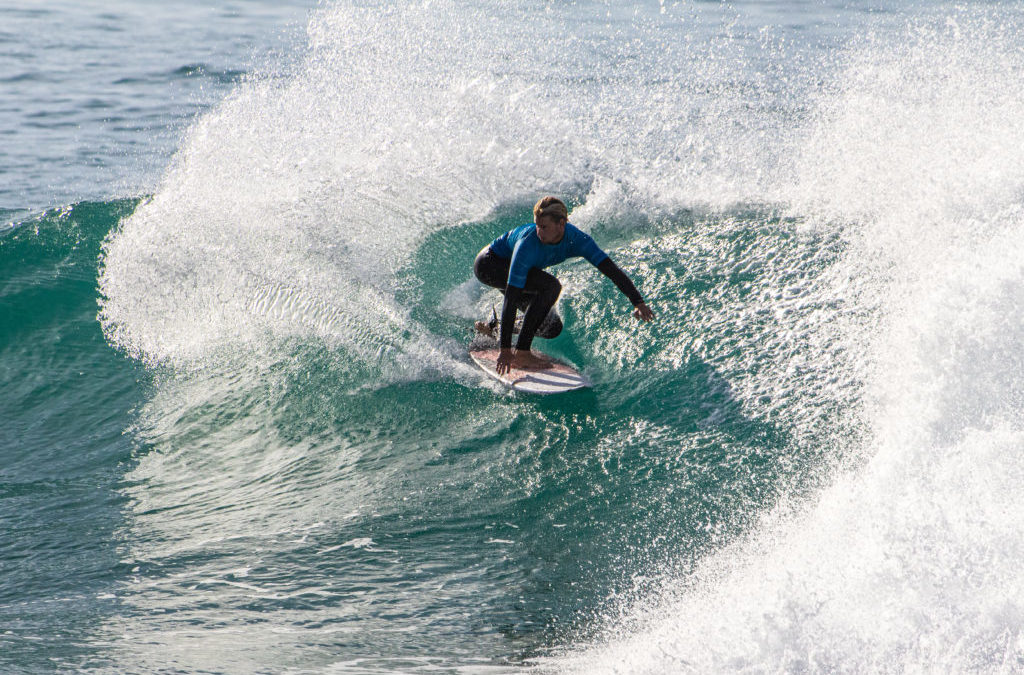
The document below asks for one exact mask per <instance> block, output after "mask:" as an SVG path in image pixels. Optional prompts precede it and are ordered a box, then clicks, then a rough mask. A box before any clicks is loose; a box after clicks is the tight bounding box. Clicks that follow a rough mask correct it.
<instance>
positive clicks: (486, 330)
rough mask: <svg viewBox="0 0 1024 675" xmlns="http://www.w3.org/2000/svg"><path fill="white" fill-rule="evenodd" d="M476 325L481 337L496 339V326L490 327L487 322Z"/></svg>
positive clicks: (478, 322) (479, 322)
mask: <svg viewBox="0 0 1024 675" xmlns="http://www.w3.org/2000/svg"><path fill="white" fill-rule="evenodd" d="M474 325H475V327H476V332H477V333H480V335H486V336H487V337H494V326H492V325H490V324H489V323H487V322H486V321H477V322H476V324H474Z"/></svg>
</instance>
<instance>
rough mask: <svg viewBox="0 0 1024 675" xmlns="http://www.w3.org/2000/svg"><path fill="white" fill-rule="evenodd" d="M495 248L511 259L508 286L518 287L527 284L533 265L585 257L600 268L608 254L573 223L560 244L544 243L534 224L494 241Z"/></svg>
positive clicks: (569, 225)
mask: <svg viewBox="0 0 1024 675" xmlns="http://www.w3.org/2000/svg"><path fill="white" fill-rule="evenodd" d="M491 250H492V251H494V253H495V254H496V255H499V256H501V257H502V258H511V259H512V262H511V263H510V264H509V269H508V285H509V286H513V287H515V288H523V287H524V286H526V274H527V272H529V271H530V268H531V267H539V268H540V269H544V268H545V267H550V266H552V265H556V264H558V263H560V262H562V261H563V260H565V259H566V258H576V257H581V258H585V259H586V260H587V261H588V262H590V264H592V265H594V266H595V267H597V266H598V265H600V264H601V263H602V262H603V261H604V260H605V259H607V258H608V254H607V253H605V252H604V251H602V250H601V249H600V247H598V245H597V244H596V243H595V242H594V240H593V239H592V238H591V237H590V235H589V234H587V233H586V232H583V231H582V230H580V229H578V228H577V227H576V226H575V225H573V224H572V223H566V224H565V236H563V237H562V240H561V241H560V242H558V243H557V244H544V243H542V242H541V240H540V239H539V238H538V237H537V226H536V225H534V224H533V223H529V224H527V225H523V226H521V227H517V228H516V229H514V230H510V231H509V232H506V233H505V234H503V235H501V236H500V237H498V238H497V239H495V240H494V241H493V242H491Z"/></svg>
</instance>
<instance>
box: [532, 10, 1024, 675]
mask: <svg viewBox="0 0 1024 675" xmlns="http://www.w3.org/2000/svg"><path fill="white" fill-rule="evenodd" d="M1020 34H1021V33H1020V26H1019V25H1016V24H1011V23H1000V22H995V21H992V20H991V18H989V17H988V16H987V15H984V14H983V13H981V12H968V11H964V10H961V11H959V12H956V13H954V14H952V15H951V16H950V17H949V18H948V20H942V19H940V20H939V21H937V22H930V21H926V22H922V23H920V24H916V25H911V26H909V27H908V29H907V30H906V31H905V32H903V33H901V34H899V35H895V36H894V35H891V34H888V35H878V36H872V37H869V38H867V39H865V40H863V42H862V43H861V44H859V45H856V46H855V47H854V48H853V49H852V51H851V54H850V57H849V60H848V64H847V67H846V68H845V69H843V71H842V72H841V73H840V75H839V77H838V80H837V81H836V82H835V83H834V85H833V86H832V87H831V88H829V89H828V90H826V91H823V92H822V96H821V100H820V101H819V108H818V111H817V113H816V115H815V117H814V119H813V124H812V126H811V128H810V129H809V134H808V141H807V143H806V146H805V149H804V152H803V154H802V156H801V157H800V166H799V167H798V170H797V172H796V175H797V176H798V177H799V180H798V181H797V182H796V183H795V185H793V186H792V187H791V188H787V189H786V190H788V192H789V195H790V202H791V204H792V205H793V212H794V213H795V214H801V216H802V217H805V218H807V219H808V221H810V222H822V223H843V224H845V225H844V227H843V232H844V236H845V238H846V240H847V249H846V252H845V254H844V256H843V258H842V259H841V260H840V261H839V262H838V263H837V264H836V269H835V270H834V272H833V275H834V280H835V281H836V282H837V283H838V282H839V281H841V280H842V279H843V278H859V279H861V280H862V283H861V285H860V289H861V290H860V292H858V293H856V294H854V296H852V298H851V299H852V300H854V301H855V302H856V303H858V304H859V306H860V310H859V311H857V312H853V313H852V316H854V317H856V318H858V319H859V322H846V323H844V330H845V331H847V332H848V345H850V349H851V354H852V355H853V356H854V357H856V358H859V359H861V360H863V363H864V367H863V368H859V367H858V368H857V370H858V371H859V372H861V373H862V376H863V384H862V387H861V394H860V397H861V403H860V405H859V406H857V408H855V409H854V410H853V411H851V412H850V414H858V416H859V419H860V423H861V425H862V426H863V428H864V430H865V433H864V443H863V447H862V448H861V450H860V461H859V462H856V463H854V466H853V467H852V468H850V469H848V470H847V471H844V472H841V473H840V474H838V475H837V477H836V478H835V479H834V480H833V481H832V483H831V485H830V486H829V487H828V488H827V489H824V490H823V491H821V492H820V494H818V495H817V496H816V497H815V498H814V499H813V500H811V503H810V504H804V505H801V504H794V503H789V504H782V505H780V506H779V507H778V508H777V509H776V510H775V511H774V512H773V513H772V514H770V515H768V516H766V517H765V518H764V519H763V520H762V522H761V524H760V525H759V526H758V527H757V528H755V529H754V530H753V531H752V532H750V533H749V535H748V536H747V537H746V538H744V539H743V540H742V541H740V542H737V543H735V544H733V545H731V546H729V547H727V548H725V549H722V550H720V551H718V552H716V553H715V554H714V555H712V556H710V558H709V559H707V560H705V561H704V563H703V565H702V567H701V568H700V570H699V571H698V572H696V573H689V572H688V573H680V574H679V575H672V574H668V575H667V577H668V578H667V579H666V580H665V582H664V585H663V589H662V591H661V592H659V593H655V594H652V595H647V596H644V597H641V598H639V599H636V600H635V602H633V603H632V604H631V605H629V606H628V607H627V608H625V609H624V611H623V614H622V616H621V617H619V619H618V620H615V621H611V622H610V627H609V628H608V631H607V633H606V634H605V635H604V637H603V639H602V640H600V641H599V642H598V643H597V644H595V645H593V646H591V647H590V648H589V649H579V650H577V651H575V652H574V653H573V654H570V655H568V656H566V657H564V658H561V659H555V660H553V661H551V662H547V663H545V664H542V668H545V669H546V668H551V669H554V670H558V671H560V672H579V673H583V672H586V673H611V672H615V673H670V672H672V673H674V672H727V671H729V672H735V671H739V672H906V671H910V672H922V671H923V672H965V671H983V672H1016V671H1019V670H1021V669H1022V668H1024V603H1022V600H1021V599H1022V598H1024V573H1022V567H1021V564H1020V560H1021V558H1022V555H1024V529H1022V528H1021V526H1020V523H1021V522H1022V521H1024V499H1022V498H1021V491H1020V488H1019V486H1020V484H1021V481H1022V480H1024V461H1022V459H1021V457H1022V454H1021V453H1022V451H1024V426H1022V424H1021V413H1022V411H1024V359H1022V357H1021V355H1020V354H1021V348H1022V346H1024V314H1022V311H1021V308H1022V307H1024V265H1022V263H1021V260H1024V257H1022V256H1024V205H1022V203H1021V197H1022V194H1024V191H1022V188H1024V160H1022V159H1021V156H1020V152H1019V149H1020V148H1021V147H1022V141H1024V85H1022V83H1021V79H1020V75H1019V74H1020V72H1021V71H1022V70H1024V53H1022V52H1021V50H1020V39H1019V36H1020ZM819 219H820V220H819ZM837 365H839V364H837Z"/></svg>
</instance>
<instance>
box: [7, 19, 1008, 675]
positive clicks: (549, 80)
mask: <svg viewBox="0 0 1024 675" xmlns="http://www.w3.org/2000/svg"><path fill="white" fill-rule="evenodd" d="M876 10H878V8H876V7H873V6H868V5H867V4H865V3H845V4H843V3H832V2H819V3H814V4H813V6H808V5H807V4H805V3H799V2H780V3H767V4H766V3H737V4H735V5H728V6H724V5H708V4H706V3H705V4H695V3H687V2H684V3H669V2H661V3H654V4H651V5H650V6H637V7H632V6H630V7H624V6H619V5H616V4H604V3H590V2H586V3H572V4H538V3H503V4H500V6H499V5H497V4H493V5H492V4H486V3H477V2H473V3H469V4H465V3H455V2H447V1H444V0H434V1H431V2H425V3H419V4H412V5H392V4H385V5H383V6H378V4H377V3H363V2H359V3H349V2H336V3H326V4H324V5H323V6H321V7H319V8H318V9H316V10H314V11H313V12H312V13H311V14H310V16H309V21H308V26H306V31H305V36H304V38H303V39H301V40H298V42H299V44H298V46H296V47H294V48H293V49H291V50H288V51H285V52H283V53H281V52H275V53H274V54H272V55H271V56H267V57H265V58H264V59H263V60H261V61H260V63H259V65H258V66H255V67H253V68H252V70H251V72H249V73H248V74H246V75H245V76H244V77H240V78H238V79H237V81H234V82H232V83H231V84H230V86H227V87H226V93H225V95H224V97H223V99H221V100H219V102H217V103H216V104H214V105H212V106H211V107H209V108H207V109H206V110H205V111H204V112H202V113H201V114H199V115H198V116H196V117H195V119H194V120H192V121H191V122H190V123H189V124H188V125H187V128H186V130H185V131H184V132H183V134H182V136H181V138H180V142H179V143H178V146H177V150H176V152H175V153H174V155H173V158H172V159H170V160H169V165H168V166H167V168H166V170H165V171H164V172H163V174H162V176H161V178H160V179H159V180H158V181H157V182H156V183H155V184H154V185H153V186H152V188H151V189H149V190H147V191H146V194H145V195H142V196H132V197H130V198H126V199H117V200H113V199H112V200H101V201H96V202H80V203H77V204H74V205H72V206H69V207H66V208H63V209H59V210H51V211H47V212H44V213H41V214H37V215H34V216H27V217H25V218H23V219H19V220H18V222H17V223H14V227H12V228H9V231H7V232H4V233H0V269H2V270H3V271H4V272H5V274H7V275H8V277H9V278H10V279H11V280H12V281H11V282H10V283H7V284H6V285H3V286H0V288H3V293H4V297H5V298H7V299H9V300H10V307H11V308H12V309H11V311H10V312H9V313H8V314H9V316H8V317H7V318H4V321H5V322H6V323H5V325H4V330H5V332H4V333H2V334H0V335H2V339H3V340H4V342H3V343H2V344H0V346H2V350H0V359H2V361H0V363H2V364H3V368H2V369H0V372H2V373H4V374H3V379H2V380H0V382H3V383H4V386H3V387H2V389H4V390H5V391H6V392H8V393H6V394H4V396H5V397H6V398H5V399H4V405H5V407H7V408H8V409H10V410H11V411H12V413H11V415H12V418H11V419H12V421H11V423H10V424H9V425H8V428H9V429H11V430H12V431H10V432H3V433H4V434H7V435H0V440H4V441H5V443H3V444H0V445H5V446H6V445H9V446H10V447H11V448H15V447H17V448H19V449H18V450H17V454H13V453H15V451H14V450H11V451H10V452H11V453H12V454H11V455H10V457H7V458H5V459H4V464H5V465H6V466H7V467H8V468H7V469H0V479H2V480H3V484H0V495H3V496H5V498H7V497H9V498H10V500H22V501H18V502H15V501H10V502H9V503H10V504H12V505H15V504H21V506H19V507H18V508H19V509H21V513H22V514H31V518H32V520H33V522H36V521H38V522H39V523H46V522H50V521H51V520H53V519H55V518H56V519H63V521H64V522H67V523H68V529H69V532H68V533H67V534H66V535H65V536H66V537H68V538H69V541H71V542H72V543H69V544H67V545H66V547H64V548H61V549H60V551H59V552H58V553H54V551H52V550H50V551H49V552H48V553H46V552H45V551H46V549H45V547H44V548H41V549H40V548H38V547H39V546H40V543H39V542H38V541H33V540H31V539H30V538H29V535H25V536H21V535H19V537H20V538H17V539H14V540H12V541H13V542H14V543H12V545H11V546H10V547H8V548H3V547H0V612H7V611H9V610H13V612H12V616H18V617H20V619H18V620H17V621H13V620H12V622H11V623H10V625H11V628H10V630H9V631H8V632H7V633H5V634H4V635H0V645H5V646H10V647H11V649H9V650H0V651H6V653H7V654H8V656H3V655H2V654H0V665H4V666H5V667H7V666H9V667H10V668H11V669H13V670H15V671H25V672H36V671H41V670H45V668H47V667H49V668H52V667H54V664H56V667H57V668H58V669H59V670H68V671H70V670H74V671H76V672H78V671H80V672H109V673H115V672H116V673H120V672H155V671H166V672H183V673H194V672H196V673H197V672H225V673H249V672H275V673H276V672H284V673H393V672H400V673H410V672H411V673H425V672H452V673H455V672H457V673H510V672H537V673H545V674H547V673H551V674H565V675H568V674H576V673H579V674H583V673H587V674H590V673H627V674H640V673H644V674H647V673H650V674H652V675H654V674H668V673H680V672H694V673H707V672H736V671H740V672H908V671H909V672H920V671H928V672H932V671H936V672H968V671H970V672H974V671H980V672H1016V671H1020V670H1024V601H1022V599H1024V573H1022V572H1021V569H1022V566H1021V564H1020V561H1021V560H1022V559H1024V525H1022V524H1021V523H1024V499H1022V497H1021V490H1020V489H1019V486H1020V485H1021V484H1022V481H1024V453H1022V451H1024V427H1022V423H1021V421H1020V420H1021V419H1022V417H1021V412H1022V411H1024V357H1022V356H1021V353H1022V349H1021V347H1022V345H1024V311H1022V309H1024V263H1021V261H1022V260H1024V156H1022V155H1021V152H1020V148H1021V147H1024V80H1022V79H1021V77H1020V75H1021V73H1022V72H1024V48H1022V46H1021V45H1024V39H1022V38H1024V14H1022V12H1021V10H1020V8H1019V7H1017V6H1016V5H1014V4H1012V3H990V4H986V5H985V7H984V8H972V7H961V6H953V5H935V4H933V3H929V4H923V3H922V4H921V5H914V4H909V3H908V4H904V3H900V4H899V5H898V6H895V7H888V8H886V9H885V11H876ZM544 194H558V195H560V196H562V197H563V198H564V199H565V200H566V202H567V203H568V204H569V207H570V217H569V220H570V222H572V223H573V224H574V225H576V226H577V227H579V228H581V229H582V230H584V231H586V232H588V233H590V234H591V235H593V236H594V238H595V240H597V241H598V243H599V244H600V245H601V247H602V248H604V249H605V250H606V251H608V253H610V254H611V255H612V257H613V258H614V259H615V261H616V262H617V263H618V264H619V265H620V266H621V267H622V268H623V269H624V270H625V271H626V272H627V273H628V274H629V275H630V276H631V277H632V278H633V280H634V281H635V282H636V284H637V286H638V288H639V289H640V290H641V292H642V293H643V295H644V296H645V298H646V299H647V301H648V303H649V304H650V306H651V308H652V309H653V311H654V312H655V314H656V315H657V319H656V321H655V322H653V323H651V324H642V323H639V322H636V321H633V320H631V319H630V310H631V307H629V305H628V303H627V302H626V301H625V300H624V299H623V297H622V296H621V295H620V294H619V292H618V290H617V289H616V288H615V287H614V286H613V285H612V284H611V283H610V282H608V281H607V280H606V279H604V278H603V277H602V276H601V275H600V274H598V273H596V272H595V271H594V270H593V269H592V268H591V267H590V266H589V265H588V264H587V263H585V262H570V263H567V264H563V265H561V266H559V267H558V268H555V269H554V270H553V271H555V272H556V274H557V276H558V278H559V280H560V281H561V282H562V285H563V292H562V296H561V298H560V300H559V312H560V314H561V316H562V317H563V319H564V321H565V330H564V332H563V333H562V335H560V336H559V337H557V338H556V339H553V340H538V342H539V343H541V344H538V345H537V346H539V347H540V348H541V349H543V350H544V351H546V352H548V353H550V354H553V355H555V356H557V357H560V358H562V359H565V360H567V361H569V362H571V363H573V364H575V365H576V366H578V367H579V368H580V369H581V370H582V371H583V372H584V373H585V374H586V375H587V377H588V378H589V379H590V380H591V381H592V382H593V383H594V387H593V388H592V389H589V390H581V391H578V392H572V393H567V394H562V395H558V396H553V397H547V398H537V397H531V396H525V395H519V394H512V393H510V392H508V391H506V390H505V389H503V388H499V387H498V386H497V385H495V384H493V383H492V382H491V381H490V380H489V378H487V377H486V376H485V375H484V374H481V373H480V372H479V371H478V370H477V369H476V367H475V366H473V364H472V362H471V361H470V360H469V358H468V356H467V354H466V345H467V344H468V342H469V339H470V329H471V327H472V324H473V321H474V320H476V319H481V318H486V317H488V316H489V315H490V312H491V308H492V306H493V305H494V304H495V303H498V302H500V296H499V295H498V294H497V293H496V291H494V290H493V289H489V288H487V287H484V286H483V285H481V284H480V283H479V282H477V281H476V280H475V278H474V276H473V272H472V261H473V258H474V256H475V254H476V252H477V251H479V250H480V248H481V246H483V245H485V244H487V243H488V242H490V241H491V240H493V239H494V238H495V237H496V236H498V235H500V234H502V233H503V232H505V231H507V230H509V229H511V228H513V227H516V226H518V225H521V224H523V223H525V222H529V221H530V219H531V217H532V214H531V206H532V205H533V203H534V202H535V201H536V200H537V198H538V197H539V196H542V195H544ZM97 303H98V309H97ZM499 306H500V305H499ZM40 307H45V308H47V309H46V310H45V311H41V310H39V309H38V308H40ZM8 324H9V325H8ZM16 373H19V374H16ZM86 374H88V375H86ZM8 385H9V386H8ZM39 419H42V420H44V421H46V424H45V425H44V426H45V428H46V429H48V431H45V432H44V431H42V430H41V427H40V423H39V422H38V420H39ZM15 438H16V439H17V442H15V440H14V439H15ZM32 439H34V440H32ZM6 441H10V442H9V443H7V442H6ZM62 449H64V450H62ZM70 449H73V450H74V454H75V457H81V458H83V459H81V462H82V463H84V464H83V465H84V466H87V467H92V468H90V469H88V471H86V470H85V469H81V471H86V472H85V473H84V474H81V475H82V476H84V477H81V478H73V479H72V478H67V477H66V476H67V475H73V476H79V474H78V473H75V472H77V471H80V469H79V468H75V467H77V466H78V465H77V464H75V465H72V464H71V463H70V462H72V461H73V460H71V459H68V456H69V454H71V453H70ZM74 461H78V460H74ZM41 466H44V467H47V468H46V469H45V472H44V473H39V472H40V471H42V469H40V468H39V467H41ZM50 467H52V469H51V468H50ZM51 471H52V476H51V473H50V472H51ZM62 472H63V474H65V478H64V481H65V482H66V483H67V484H68V485H71V489H72V492H71V493H70V494H74V495H75V497H74V500H70V499H65V500H64V501H59V500H58V496H57V493H58V492H59V490H58V489H57V488H58V487H60V486H61V483H60V479H58V478H53V476H58V477H59V476H61V475H62ZM75 486H78V487H77V488H76V487H75ZM96 486H102V489H101V490H96V489H95V487H96ZM79 488H80V489H79ZM26 499H27V500H29V501H24V500H26ZM51 499H52V500H53V501H52V502H51V501H48V500H51ZM26 504H29V505H32V510H27V507H26V506H25V505H26ZM69 504H70V505H69ZM58 505H60V506H58ZM0 508H4V507H3V506H0ZM54 509H57V510H54ZM60 509H64V510H60ZM12 513H15V511H11V513H5V512H3V511H0V522H4V520H3V519H5V518H13V517H14V516H12V515H11V514H12ZM23 517H27V516H23ZM12 522H13V521H12ZM31 531H32V532H36V531H37V530H36V529H32V530H31ZM46 531H47V530H46V528H44V527H42V526H40V527H39V529H38V532H40V533H42V532H46ZM86 532H91V533H93V535H92V536H91V537H90V539H89V542H90V543H89V544H88V546H90V547H93V548H88V549H87V550H88V551H89V556H88V558H89V559H90V560H93V561H94V562H93V563H89V565H90V566H87V567H76V566H79V565H84V564H85V563H81V562H77V561H79V560H81V559H82V556H78V555H77V551H79V549H80V548H81V547H82V546H85V544H82V543H81V542H80V541H79V540H77V539H75V537H76V536H82V537H83V538H84V537H85V534H84V533H86ZM78 533H81V534H80V535H79V534H78ZM33 536H36V535H33ZM38 536H39V537H42V536H43V535H42V534H39V535H38ZM40 541H42V539H40ZM25 551H29V552H32V551H34V553H25ZM47 556H49V557H50V558H53V556H57V557H56V558H54V559H55V560H58V561H59V564H58V563H54V565H56V567H59V568H60V569H66V570H77V572H75V573H74V574H67V573H64V572H61V573H58V572H57V571H56V568H55V569H54V570H53V571H50V572H46V573H45V574H43V576H42V577H40V578H45V579H49V580H50V581H47V583H46V584H42V583H40V584H39V585H37V586H33V582H32V581H31V576H30V575H21V573H17V574H13V575H11V576H7V574H8V573H6V572H2V570H3V569H4V567H5V565H3V563H6V562H8V561H15V560H26V559H27V560H29V561H30V562H31V563H32V564H33V565H35V566H37V568H38V569H49V568H47V567H46V564H45V560H46V558H47ZM12 569H20V568H18V567H17V565H13V566H12ZM47 575H49V576H47ZM5 576H6V577H7V580H6V581H5V580H4V578H5ZM65 577H66V579H65V581H63V582H60V583H58V580H59V579H61V578H65ZM62 584H71V585H70V586H65V585H62ZM47 585H50V586H54V587H55V588H56V587H59V589H60V590H53V591H48V590H46V586H47ZM19 589H25V590H19ZM62 603H63V604H62ZM17 608H21V609H20V610H18V609H17ZM62 608H66V609H62ZM2 616H3V614H0V619H2ZM68 619H70V620H71V621H72V624H71V625H73V626H74V630H73V633H74V636H72V635H71V634H70V632H65V631H66V630H67V631H69V630H70V629H64V628H58V626H61V625H63V623H62V622H64V621H66V620H68ZM4 625H6V624H4ZM4 630H6V629H3V630H0V632H4Z"/></svg>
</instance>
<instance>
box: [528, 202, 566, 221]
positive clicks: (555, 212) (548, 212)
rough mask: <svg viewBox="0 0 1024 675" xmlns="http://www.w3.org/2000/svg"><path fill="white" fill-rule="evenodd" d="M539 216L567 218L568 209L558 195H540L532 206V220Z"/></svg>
mask: <svg viewBox="0 0 1024 675" xmlns="http://www.w3.org/2000/svg"><path fill="white" fill-rule="evenodd" d="M541 216H551V217H552V218H565V219H568V218H569V209H568V208H566V206H565V202H563V201H562V200H561V199H559V198H558V197H551V196H547V197H542V198H541V199H540V201H538V202H537V203H536V204H534V206H533V221H534V222H537V220H538V219H539V218H540V217H541Z"/></svg>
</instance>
